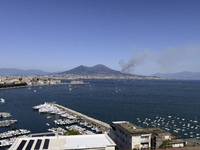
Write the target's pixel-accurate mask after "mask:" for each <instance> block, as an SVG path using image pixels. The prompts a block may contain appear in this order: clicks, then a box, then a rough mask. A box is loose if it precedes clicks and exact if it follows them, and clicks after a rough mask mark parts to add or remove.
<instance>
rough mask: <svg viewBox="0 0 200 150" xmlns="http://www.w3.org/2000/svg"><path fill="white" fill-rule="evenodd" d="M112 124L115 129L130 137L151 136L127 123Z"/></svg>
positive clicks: (142, 129) (147, 132)
mask: <svg viewBox="0 0 200 150" xmlns="http://www.w3.org/2000/svg"><path fill="white" fill-rule="evenodd" d="M113 124H114V125H115V126H116V127H118V128H120V129H121V130H122V131H124V132H126V133H127V134H129V135H132V136H136V135H141V134H151V133H150V132H149V131H147V130H146V129H145V128H142V127H139V126H136V125H134V124H132V123H130V122H128V121H117V122H113Z"/></svg>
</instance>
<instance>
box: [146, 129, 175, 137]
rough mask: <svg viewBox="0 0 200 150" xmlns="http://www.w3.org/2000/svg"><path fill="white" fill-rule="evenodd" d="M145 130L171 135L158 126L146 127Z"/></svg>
mask: <svg viewBox="0 0 200 150" xmlns="http://www.w3.org/2000/svg"><path fill="white" fill-rule="evenodd" d="M147 130H148V131H149V132H151V133H154V134H157V135H160V136H161V135H171V133H170V132H168V131H165V130H162V129H160V128H147Z"/></svg>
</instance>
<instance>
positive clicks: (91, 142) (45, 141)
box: [9, 134, 115, 150]
mask: <svg viewBox="0 0 200 150" xmlns="http://www.w3.org/2000/svg"><path fill="white" fill-rule="evenodd" d="M16 149H29V150H35V149H38V150H39V149H55V150H75V149H76V150H77V149H79V150H82V149H84V150H86V149H91V150H115V143H114V142H113V141H112V140H111V139H110V137H109V136H108V135H106V134H96V135H71V136H61V135H55V136H41V135H40V136H36V137H27V138H18V139H17V140H16V141H15V143H14V144H13V145H12V146H11V147H10V149H9V150H16Z"/></svg>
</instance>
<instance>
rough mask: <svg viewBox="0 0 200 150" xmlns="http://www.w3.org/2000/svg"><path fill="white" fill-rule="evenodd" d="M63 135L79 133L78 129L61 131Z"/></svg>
mask: <svg viewBox="0 0 200 150" xmlns="http://www.w3.org/2000/svg"><path fill="white" fill-rule="evenodd" d="M63 135H81V134H80V132H79V131H75V130H68V131H67V132H65V133H63Z"/></svg>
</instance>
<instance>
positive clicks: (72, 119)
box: [33, 102, 110, 134]
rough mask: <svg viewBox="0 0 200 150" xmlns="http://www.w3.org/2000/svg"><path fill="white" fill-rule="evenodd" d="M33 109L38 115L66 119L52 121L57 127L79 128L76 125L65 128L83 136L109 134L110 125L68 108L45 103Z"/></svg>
mask: <svg viewBox="0 0 200 150" xmlns="http://www.w3.org/2000/svg"><path fill="white" fill-rule="evenodd" d="M33 109H34V110H38V111H39V113H50V114H57V115H60V116H61V117H64V118H65V117H67V118H68V119H57V120H54V123H55V124H57V125H71V124H75V123H76V124H79V126H77V125H73V126H70V127H69V126H66V128H67V129H68V130H71V129H73V130H76V131H79V132H81V133H83V134H93V133H94V132H95V133H109V130H110V125H109V124H107V123H105V122H102V121H99V120H97V119H94V118H91V117H88V116H86V115H84V114H81V113H79V112H76V111H74V110H71V109H69V108H66V107H63V106H61V105H58V104H55V103H47V102H45V103H44V104H40V105H37V106H33ZM48 117H49V116H48ZM48 126H49V125H48ZM81 126H84V127H87V128H88V129H90V130H93V131H94V132H92V131H90V130H87V129H85V128H82V127H81Z"/></svg>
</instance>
